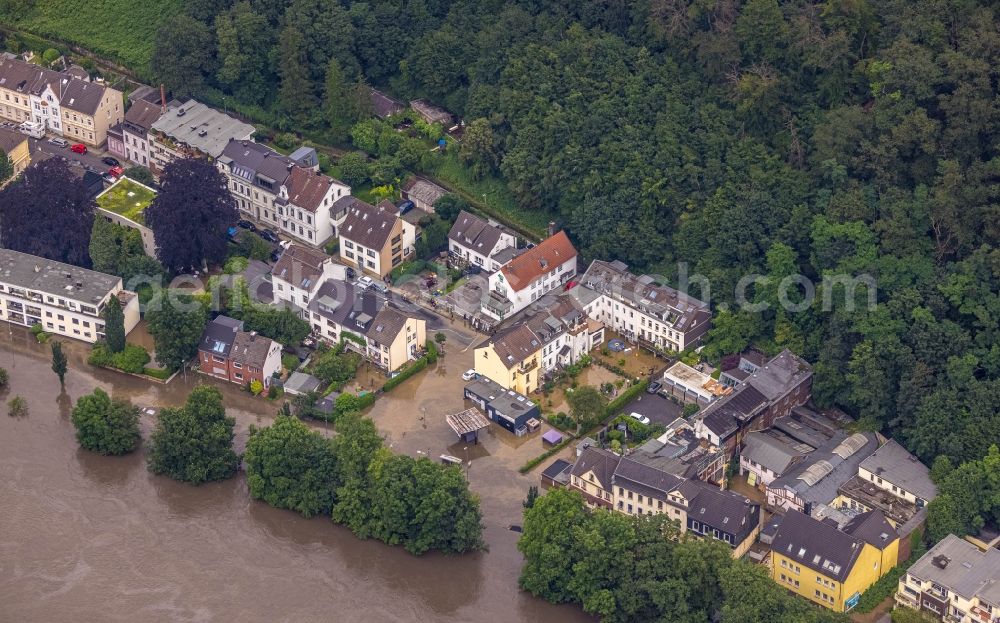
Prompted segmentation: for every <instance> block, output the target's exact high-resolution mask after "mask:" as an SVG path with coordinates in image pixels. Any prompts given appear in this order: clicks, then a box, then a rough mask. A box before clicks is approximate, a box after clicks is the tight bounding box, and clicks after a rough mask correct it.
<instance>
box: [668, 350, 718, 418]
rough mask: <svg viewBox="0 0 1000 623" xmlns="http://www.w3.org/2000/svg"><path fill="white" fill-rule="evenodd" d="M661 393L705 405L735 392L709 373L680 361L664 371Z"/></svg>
mask: <svg viewBox="0 0 1000 623" xmlns="http://www.w3.org/2000/svg"><path fill="white" fill-rule="evenodd" d="M660 383H661V384H662V385H663V388H662V389H661V390H660V392H661V393H664V394H669V395H671V396H673V397H674V398H677V399H678V400H680V401H681V402H683V403H685V404H687V403H691V404H697V405H699V406H702V407H704V406H705V405H707V404H708V403H710V402H712V401H713V400H715V399H716V398H719V397H721V396H726V395H728V394H731V393H733V389H732V388H731V387H727V386H725V385H723V384H722V383H719V382H718V381H716V380H715V379H713V378H712V377H710V376H709V375H707V374H705V373H703V372H699V371H698V370H695V369H694V368H692V367H691V366H689V365H687V364H686V363H684V362H681V361H678V362H677V363H675V364H674V365H672V366H670V367H669V368H667V369H666V370H665V371H664V372H663V377H662V378H661V379H660Z"/></svg>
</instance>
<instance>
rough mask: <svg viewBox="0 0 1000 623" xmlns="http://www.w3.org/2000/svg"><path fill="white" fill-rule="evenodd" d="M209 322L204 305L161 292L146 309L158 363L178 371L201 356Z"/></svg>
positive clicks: (174, 294)
mask: <svg viewBox="0 0 1000 623" xmlns="http://www.w3.org/2000/svg"><path fill="white" fill-rule="evenodd" d="M207 320H208V316H207V313H206V310H205V308H204V306H203V305H201V303H199V302H198V301H195V300H193V299H191V298H190V297H188V296H184V295H179V294H177V293H171V292H168V291H164V292H161V293H160V294H159V295H157V296H156V297H155V298H153V299H152V300H151V301H150V302H149V303H148V305H147V307H146V322H147V326H148V329H149V333H150V335H152V336H153V345H154V347H155V349H156V361H158V362H159V363H160V364H161V365H163V366H165V367H167V368H170V369H172V370H178V369H180V368H181V366H183V365H184V364H185V363H187V362H188V361H189V360H190V359H191V358H192V357H194V356H195V355H197V354H198V341H199V340H200V339H201V333H202V331H204V329H205V323H206V322H207Z"/></svg>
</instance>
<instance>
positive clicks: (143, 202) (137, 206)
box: [97, 177, 156, 225]
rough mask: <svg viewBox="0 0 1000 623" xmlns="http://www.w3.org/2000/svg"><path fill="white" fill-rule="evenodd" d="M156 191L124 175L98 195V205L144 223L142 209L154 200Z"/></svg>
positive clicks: (141, 223)
mask: <svg viewBox="0 0 1000 623" xmlns="http://www.w3.org/2000/svg"><path fill="white" fill-rule="evenodd" d="M155 196H156V193H155V192H154V191H153V190H152V189H151V188H147V187H146V186H143V185H142V184H139V183H138V182H133V181H132V180H130V179H128V178H127V177H122V178H121V179H119V180H118V181H117V182H115V184H114V185H113V186H112V187H111V188H109V189H107V190H106V191H104V192H103V193H102V194H100V195H98V197H97V205H98V206H100V207H101V208H103V209H105V210H107V211H108V212H114V213H115V214H118V215H120V216H124V217H125V218H127V219H128V220H130V221H134V222H136V223H139V224H140V225H144V224H145V223H144V222H143V218H142V211H143V210H145V209H146V207H147V206H148V205H149V204H150V203H152V202H153V197H155Z"/></svg>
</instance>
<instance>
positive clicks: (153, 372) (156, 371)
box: [142, 368, 173, 381]
mask: <svg viewBox="0 0 1000 623" xmlns="http://www.w3.org/2000/svg"><path fill="white" fill-rule="evenodd" d="M142 373H143V374H145V375H146V376H151V377H153V378H154V379H160V380H161V381H166V380H167V379H169V378H170V375H171V374H173V372H171V371H170V370H168V369H166V368H143V369H142Z"/></svg>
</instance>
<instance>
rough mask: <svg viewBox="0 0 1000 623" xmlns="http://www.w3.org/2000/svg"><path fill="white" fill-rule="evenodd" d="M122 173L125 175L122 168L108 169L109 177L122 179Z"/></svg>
mask: <svg viewBox="0 0 1000 623" xmlns="http://www.w3.org/2000/svg"><path fill="white" fill-rule="evenodd" d="M122 173H125V169H123V168H121V167H111V168H110V169H108V175H110V176H112V177H121V176H122Z"/></svg>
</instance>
